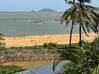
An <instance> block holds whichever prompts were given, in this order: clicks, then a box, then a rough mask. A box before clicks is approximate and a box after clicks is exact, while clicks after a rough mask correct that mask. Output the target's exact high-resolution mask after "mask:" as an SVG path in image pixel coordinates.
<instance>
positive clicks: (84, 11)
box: [61, 0, 99, 47]
mask: <svg viewBox="0 0 99 74" xmlns="http://www.w3.org/2000/svg"><path fill="white" fill-rule="evenodd" d="M65 1H67V0H65ZM86 2H88V3H89V2H90V0H78V3H76V2H75V0H73V1H69V2H68V3H69V5H71V7H70V8H69V9H67V10H66V11H65V12H64V14H63V15H62V16H61V23H63V22H64V21H65V23H66V26H68V25H69V24H72V26H71V30H70V41H69V47H70V46H71V39H72V32H73V28H74V26H75V25H76V24H79V44H80V45H81V44H82V43H81V33H82V30H83V31H84V33H85V34H86V35H87V36H88V34H87V33H90V29H92V30H93V31H94V32H95V33H97V32H98V29H97V27H98V24H99V14H97V13H96V10H98V9H97V8H95V7H92V6H89V5H85V3H86Z"/></svg>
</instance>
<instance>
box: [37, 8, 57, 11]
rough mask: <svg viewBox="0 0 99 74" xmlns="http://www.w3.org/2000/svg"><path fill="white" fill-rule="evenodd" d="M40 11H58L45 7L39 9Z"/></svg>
mask: <svg viewBox="0 0 99 74" xmlns="http://www.w3.org/2000/svg"><path fill="white" fill-rule="evenodd" d="M39 12H56V11H55V10H53V9H48V8H44V9H41V10H39Z"/></svg>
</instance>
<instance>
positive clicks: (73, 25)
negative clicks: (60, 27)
mask: <svg viewBox="0 0 99 74" xmlns="http://www.w3.org/2000/svg"><path fill="white" fill-rule="evenodd" d="M73 27H74V22H72V27H71V30H70V39H69V47H71V41H72V32H73Z"/></svg>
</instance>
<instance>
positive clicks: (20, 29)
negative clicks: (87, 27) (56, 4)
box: [0, 12, 78, 37]
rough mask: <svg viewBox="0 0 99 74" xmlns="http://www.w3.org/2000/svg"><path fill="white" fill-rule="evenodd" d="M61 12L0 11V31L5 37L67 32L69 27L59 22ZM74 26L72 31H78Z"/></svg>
mask: <svg viewBox="0 0 99 74" xmlns="http://www.w3.org/2000/svg"><path fill="white" fill-rule="evenodd" d="M62 14H63V12H0V33H3V34H4V36H5V37H16V36H18V37H19V36H31V35H53V34H69V33H70V27H71V25H69V26H68V27H66V24H65V22H64V23H63V24H60V17H61V16H62ZM77 28H78V26H75V28H74V31H73V33H77V32H78V29H77Z"/></svg>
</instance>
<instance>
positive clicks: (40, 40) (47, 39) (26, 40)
mask: <svg viewBox="0 0 99 74" xmlns="http://www.w3.org/2000/svg"><path fill="white" fill-rule="evenodd" d="M96 36H97V35H96V34H95V33H89V37H87V36H86V35H85V34H82V40H85V41H93V40H94V39H95V37H96ZM3 38H4V40H3V42H4V43H5V46H6V47H26V46H38V45H43V44H44V43H57V44H69V34H56V35H33V36H23V37H3ZM78 41H79V35H78V34H73V35H72V43H77V42H78Z"/></svg>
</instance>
